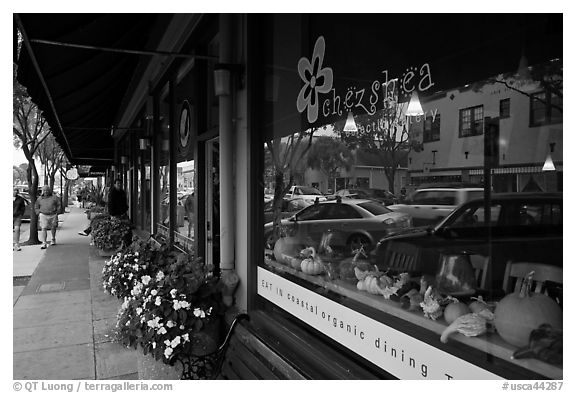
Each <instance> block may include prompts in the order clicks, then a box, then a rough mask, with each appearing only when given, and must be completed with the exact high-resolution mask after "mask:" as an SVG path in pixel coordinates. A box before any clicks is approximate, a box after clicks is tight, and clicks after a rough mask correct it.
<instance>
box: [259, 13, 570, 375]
mask: <svg viewBox="0 0 576 393" xmlns="http://www.w3.org/2000/svg"><path fill="white" fill-rule="evenodd" d="M541 17H542V18H552V19H554V20H556V19H557V18H555V17H552V16H541ZM381 18H382V16H372V15H296V14H292V15H275V16H271V17H269V18H267V19H266V22H265V25H266V34H264V35H263V37H261V40H262V45H263V47H264V48H265V49H264V58H263V60H262V68H263V70H262V72H263V75H262V79H263V81H264V89H263V90H262V95H261V96H260V97H258V98H259V103H260V108H261V111H260V114H261V117H262V119H261V120H262V122H261V124H262V131H263V132H264V134H265V135H266V136H265V144H264V147H263V152H262V157H263V161H264V170H263V179H264V184H265V186H266V188H267V191H268V192H267V193H266V194H265V195H264V196H263V197H264V198H265V200H268V202H267V205H266V211H265V212H263V214H264V217H265V224H264V228H263V236H264V241H263V244H264V258H263V261H262V262H261V263H260V264H259V267H258V273H257V275H258V279H257V283H258V290H257V295H258V299H259V303H258V304H259V307H262V308H264V309H266V310H267V311H268V312H269V313H271V314H275V313H278V315H284V316H285V315H290V316H292V317H294V318H295V319H296V320H298V321H300V322H301V327H302V329H305V330H307V331H309V332H310V333H311V334H312V335H314V334H317V333H318V332H320V333H322V334H321V335H318V337H322V340H325V339H326V337H327V338H328V340H333V342H334V345H335V347H338V348H340V349H342V351H343V352H344V353H348V354H350V356H359V357H360V358H362V359H364V360H365V361H366V362H368V363H370V364H371V365H372V366H374V365H375V366H376V367H379V368H381V369H382V370H383V372H385V373H389V374H391V375H393V376H395V377H398V378H405V379H451V378H456V379H459V378H471V379H495V378H520V377H527V376H529V377H530V378H532V377H535V376H540V377H547V378H553V379H556V378H560V379H561V378H562V366H561V364H558V363H557V362H555V361H554V360H551V359H543V358H537V359H530V360H523V361H519V360H511V356H512V354H513V353H514V351H516V350H517V349H518V346H516V344H514V343H513V340H510V338H509V337H507V336H506V334H505V333H504V330H505V329H504V328H503V327H501V328H500V330H496V329H495V328H494V326H495V324H496V326H501V325H499V322H501V320H503V319H504V317H500V321H499V320H498V319H494V318H498V315H499V314H498V307H499V304H501V303H503V299H505V298H506V297H508V296H511V293H510V292H509V291H507V290H506V289H504V288H507V287H506V280H507V279H508V275H507V272H509V270H510V269H513V267H511V266H513V265H512V264H514V263H519V262H531V263H536V264H539V265H534V266H543V265H551V266H555V267H556V268H558V267H559V268H561V267H562V265H563V261H562V252H561V249H562V242H563V240H562V224H561V221H560V220H559V217H561V214H560V212H561V209H562V207H561V206H562V194H561V193H560V192H557V191H559V190H560V187H561V184H558V183H559V182H558V181H557V179H559V178H561V176H552V177H550V176H546V174H544V173H542V165H543V163H544V160H545V159H546V156H547V155H548V154H549V149H548V144H549V143H554V146H555V147H556V148H555V149H554V151H553V152H552V153H550V154H552V159H553V160H554V162H555V163H557V164H558V165H556V167H555V168H556V171H560V172H561V169H560V168H561V162H562V153H561V152H562V148H561V145H562V100H561V99H560V100H558V99H557V100H556V101H554V103H555V104H554V112H552V111H551V110H549V111H546V110H545V108H544V107H542V108H540V106H541V104H538V105H536V104H534V100H533V99H531V94H533V93H534V92H535V91H536V89H538V88H539V86H540V85H544V84H546V83H547V81H550V80H553V81H554V82H555V88H557V89H558V88H559V89H560V90H561V78H562V76H561V72H560V73H558V72H557V70H559V69H560V70H561V68H562V67H561V65H559V64H558V61H559V60H558V54H560V55H561V40H560V43H559V46H558V45H551V44H550V43H546V44H544V42H545V41H546V40H550V41H553V42H555V41H554V40H555V39H557V38H558V37H557V36H554V35H551V36H550V37H548V36H544V37H540V39H541V41H538V42H537V43H534V44H533V46H532V47H531V51H532V53H533V61H534V62H535V64H540V65H541V66H540V68H539V69H540V70H543V69H548V68H546V66H545V65H546V64H550V62H556V63H554V66H553V67H550V68H549V72H550V73H551V74H553V75H548V76H547V77H546V78H542V74H541V73H540V72H538V73H534V74H533V75H532V77H531V79H526V76H525V75H524V76H522V78H520V77H518V76H517V75H516V72H517V67H518V60H519V56H518V58H517V59H516V58H514V59H512V58H507V59H505V60H503V59H501V58H499V56H493V55H492V56H481V55H479V54H478V53H476V52H477V51H480V50H481V49H482V48H484V46H485V45H487V44H486V43H484V42H483V41H478V47H477V48H472V49H474V53H476V54H475V55H474V56H473V57H474V58H475V59H478V58H482V59H484V61H483V62H481V63H478V64H472V63H470V59H469V56H470V54H465V53H464V52H465V51H464V49H466V48H468V46H469V43H470V42H477V40H484V39H487V38H486V37H483V36H482V29H483V28H485V29H486V30H487V31H488V30H490V31H493V30H494V29H497V30H498V29H500V31H496V32H493V34H495V37H500V36H501V37H504V36H507V35H506V34H504V33H505V32H507V31H509V29H511V25H513V24H514V23H522V21H521V18H519V19H518V20H517V21H516V20H512V21H508V20H506V19H505V18H504V19H500V18H499V17H498V18H495V20H494V21H491V22H490V23H487V22H486V21H484V20H482V19H478V23H479V25H478V24H476V25H475V26H477V27H478V29H479V31H478V32H470V30H469V29H466V28H464V26H469V25H470V24H471V23H472V22H471V21H469V20H468V19H466V20H464V19H463V20H460V19H459V18H460V17H459V16H457V15H453V16H442V17H441V20H437V19H436V18H432V17H429V16H427V17H424V16H407V18H408V19H413V20H410V23H412V24H414V25H417V26H422V25H426V24H430V26H435V28H434V29H431V30H430V31H436V30H438V31H437V32H435V33H434V37H430V38H431V39H432V40H434V39H435V40H438V41H437V42H442V48H441V50H440V52H439V51H438V50H439V49H438V47H437V46H434V45H432V46H431V48H432V47H433V48H434V50H432V49H430V50H425V49H423V48H419V49H418V50H413V51H412V50H410V49H409V47H407V46H404V47H403V46H398V45H395V44H394V42H395V40H393V39H392V38H391V39H390V40H385V41H384V42H383V41H382V40H383V37H391V36H392V35H393V33H391V32H394V31H398V32H399V31H402V32H404V33H407V34H408V35H409V33H408V31H407V30H409V29H406V28H405V27H406V25H405V24H404V23H402V24H400V23H398V25H395V22H393V21H390V20H388V21H389V22H390V23H391V24H392V26H391V25H390V23H386V24H383V23H381ZM427 18H429V19H427ZM492 22H494V23H496V25H493V24H492ZM556 22H558V23H561V21H560V20H556ZM508 23H509V24H510V25H508ZM443 24H445V25H446V26H452V28H457V26H462V27H463V30H462V31H467V32H468V34H469V36H467V37H466V39H464V37H461V38H462V39H460V38H459V39H456V37H455V36H454V35H453V33H452V32H449V31H448V30H447V31H446V32H443V30H442V29H436V27H438V26H440V25H443ZM455 25H456V26H455ZM482 26H484V27H482ZM495 26H496V27H495ZM394 27H396V28H397V29H394ZM526 28H527V29H528V27H526ZM478 29H475V30H478ZM512 30H513V29H512ZM426 31H428V30H426ZM450 31H451V30H450ZM534 34H535V33H534ZM559 34H560V36H561V33H559ZM409 39H410V37H402V39H401V40H399V41H400V42H408V41H409ZM463 42H466V43H467V44H466V45H464V46H462V45H463V44H462V43H463ZM487 42H489V43H491V45H494V47H492V48H491V49H490V50H491V52H490V53H492V52H494V51H503V52H502V53H505V52H506V51H508V52H509V51H510V45H512V44H511V43H510V42H502V41H499V40H490V39H487ZM516 45H518V44H516ZM500 46H501V47H500ZM552 47H553V48H555V50H556V51H557V52H558V51H559V53H553V52H551V48H552ZM420 49H422V50H420ZM518 49H520V48H518ZM482 50H483V49H482ZM462 51H464V52H462ZM518 53H520V50H519V52H518ZM465 66H469V69H468V71H466V70H467V68H466V67H465ZM471 83H474V85H470V84H471ZM559 86H560V87H559ZM418 97H425V98H426V100H422V103H421V108H419V109H417V110H415V111H414V112H412V111H411V110H412V101H414V100H415V99H418ZM550 97H551V96H550ZM555 97H560V95H556V96H555ZM502 100H508V101H506V104H504V105H502V103H501V102H502ZM550 103H552V101H550ZM531 108H532V109H531ZM530 111H533V112H535V113H536V111H540V112H538V113H541V114H540V115H538V116H536V117H535V118H539V119H544V118H545V114H546V113H548V114H549V115H550V116H549V118H550V119H551V118H552V117H554V119H555V127H548V128H542V130H541V133H540V134H539V135H531V136H527V135H526V134H527V132H526V130H527V127H528V126H529V121H530V119H531V116H530ZM506 112H509V116H510V117H514V119H522V118H523V119H524V120H523V121H522V122H515V123H513V122H509V121H507V119H506V118H507V117H508V116H502V118H500V114H506ZM552 113H554V116H552ZM486 117H489V118H491V119H492V120H490V121H491V122H492V123H490V124H494V121H495V120H494V119H497V120H496V125H495V127H496V128H497V132H495V133H491V134H490V135H495V137H497V138H498V143H499V150H498V154H499V157H498V158H499V160H496V161H488V160H487V161H485V159H484V154H485V152H484V144H483V135H484V134H485V127H486V123H488V122H487V121H486V120H485V118H486ZM440 119H442V121H441V122H440ZM541 123H542V122H541ZM440 135H442V139H440ZM468 136H477V138H462V137H468ZM325 138H329V139H330V140H331V142H330V143H326V142H325ZM542 140H546V141H547V143H544V144H543V143H542ZM423 142H434V144H433V146H434V147H430V146H431V144H423ZM318 144H322V146H323V148H322V149H315V148H314V146H315V145H318ZM490 162H496V164H494V167H493V168H489V169H490V173H491V177H490V179H486V181H485V182H482V183H476V184H472V183H473V182H474V180H480V179H481V180H483V178H482V176H483V174H484V173H485V172H484V170H485V169H486V166H487V165H489V163H490ZM490 165H492V164H490ZM367 173H369V176H366V175H365V174H367ZM407 174H409V175H410V176H408V177H407V176H406V175H407ZM403 178H408V179H410V180H409V181H410V182H411V184H407V185H406V186H409V187H412V188H411V190H409V191H410V194H411V193H412V192H414V191H416V190H417V189H418V188H419V185H420V184H424V183H425V182H426V183H427V184H426V186H427V187H428V188H435V190H429V191H428V192H426V193H420V194H419V195H421V196H422V198H424V199H425V200H424V199H418V198H416V199H414V200H412V199H410V198H408V199H407V202H406V203H394V204H392V205H391V206H386V205H390V204H389V203H386V201H384V200H383V199H379V198H378V197H376V196H373V197H370V198H367V199H364V198H362V196H363V195H368V193H366V194H360V193H347V194H344V193H338V191H339V190H338V189H335V190H330V192H329V191H328V188H332V187H334V186H336V188H338V187H343V186H345V185H349V184H351V183H352V184H353V185H354V186H355V188H357V189H360V190H368V189H370V188H377V189H381V190H387V191H389V192H390V193H391V194H392V195H393V196H395V197H398V196H399V195H400V187H399V185H400V184H403V183H404V182H402V181H401V179H403ZM500 178H501V179H503V180H502V181H500V182H499V179H500ZM540 178H542V179H548V178H550V179H552V180H551V183H546V184H545V185H544V184H542V183H541V182H539V180H538V179H540ZM530 179H532V180H531V182H530ZM447 180H448V181H449V182H447ZM497 180H498V181H497ZM555 180H556V181H555ZM509 181H510V182H514V183H515V185H516V187H517V188H516V189H518V191H524V190H526V191H530V190H529V189H526V188H527V185H528V184H532V186H531V187H535V186H536V185H538V184H540V190H539V191H545V190H546V191H553V192H554V193H549V194H544V193H541V194H536V195H534V194H533V193H532V194H530V195H527V194H521V193H515V194H514V195H500V194H497V193H493V192H494V190H493V189H492V184H499V186H502V187H504V186H506V187H507V186H508V184H503V183H502V182H509ZM323 184H326V185H330V187H323V186H322V185H323ZM403 185H404V184H403ZM522 185H524V187H522ZM314 186H316V187H320V188H321V191H322V192H323V195H318V194H317V193H313V192H309V193H304V192H297V190H300V191H301V190H306V189H309V187H314ZM542 186H543V187H542ZM316 187H315V188H316ZM484 187H487V188H489V191H490V194H489V195H490V198H491V202H490V205H489V206H491V208H490V209H489V210H487V209H486V206H487V205H485V204H487V203H489V201H485V200H483V197H484V195H485V192H484ZM510 187H511V185H510ZM534 191H537V190H535V189H534ZM370 195H377V194H375V193H370ZM522 198H525V200H524V199H522ZM296 200H300V201H302V202H303V203H304V204H303V205H302V207H301V210H299V211H296V212H294V211H290V210H288V206H293V205H294V204H293V203H292V202H294V201H296ZM396 202H398V201H396ZM464 203H469V204H471V205H466V206H463V208H462V210H460V206H462V205H463V204H464ZM453 212H454V213H453ZM451 213H453V214H454V215H453V216H452V218H451V220H447V221H443V220H444V219H445V218H446V217H447V216H448V215H449V214H451ZM487 217H488V219H486V218H487ZM416 220H422V221H423V222H426V223H427V224H426V225H423V226H421V227H416V226H415V223H416ZM527 220H528V221H527ZM451 222H454V223H456V225H458V230H457V231H454V230H453V228H452V227H451V226H450V223H451ZM526 222H530V223H533V224H531V225H526V224H525V223H526ZM553 249H556V250H558V252H553V251H552V250H553ZM455 261H457V262H455ZM454 264H458V267H456V268H455V265H454ZM542 269H543V270H545V268H542ZM560 293H561V291H560ZM480 296H481V297H482V299H483V301H485V302H486V303H484V304H483V307H484V306H486V308H487V310H488V311H489V313H487V314H486V315H487V316H486V318H484V317H478V316H477V315H476V314H473V313H472V309H471V308H470V307H475V305H474V306H473V305H472V303H473V302H474V300H475V299H477V298H479V297H480ZM552 298H553V300H552V303H551V304H550V305H549V307H550V308H557V309H559V310H561V308H562V301H561V295H560V297H558V292H557V291H556V292H555V295H554V296H551V299H552ZM453 299H458V301H459V302H460V303H462V304H463V305H465V310H464V311H463V312H462V313H460V314H459V315H457V316H456V317H458V316H462V315H467V314H470V315H471V316H469V317H468V318H472V319H474V318H477V317H478V318H484V319H478V320H476V319H474V321H477V322H478V323H479V325H475V326H476V327H478V330H475V331H474V332H466V333H465V334H462V333H463V332H464V330H465V329H461V330H459V332H460V333H458V332H456V333H455V334H454V335H450V338H449V339H447V338H446V337H448V336H442V337H443V339H442V341H440V340H439V337H440V335H442V333H445V334H447V333H446V329H447V328H448V326H449V325H450V324H451V323H452V322H453V321H454V319H451V318H452V315H451V313H450V312H449V311H448V309H449V307H447V306H448V304H450V303H451V302H453V301H454V300H453ZM450 308H451V307H450ZM494 315H496V317H494ZM556 315H557V314H556ZM560 315H561V311H560ZM549 322H550V323H551V324H552V325H554V326H555V327H556V328H557V329H561V327H562V321H561V318H560V320H558V318H557V317H554V318H552V319H551V320H550V321H549ZM471 323H472V322H471ZM473 323H476V322H473ZM537 328H538V326H533V327H531V329H530V331H532V330H535V329H537ZM473 330H474V329H473ZM468 333H469V334H468ZM523 340H524V341H525V344H526V345H528V344H529V343H528V339H527V338H526V337H524V338H523ZM560 346H561V345H560ZM463 348H464V349H463ZM560 352H561V350H560ZM352 354H354V355H352ZM431 359H434V360H433V361H431ZM503 364H505V365H506V367H505V369H504V368H502V367H501V365H503Z"/></svg>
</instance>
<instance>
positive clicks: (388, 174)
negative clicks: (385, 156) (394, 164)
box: [384, 168, 396, 195]
mask: <svg viewBox="0 0 576 393" xmlns="http://www.w3.org/2000/svg"><path fill="white" fill-rule="evenodd" d="M384 173H385V174H386V179H387V180H388V191H390V192H391V193H392V194H394V195H396V193H395V192H394V180H395V179H394V178H395V177H396V168H390V169H385V170H384Z"/></svg>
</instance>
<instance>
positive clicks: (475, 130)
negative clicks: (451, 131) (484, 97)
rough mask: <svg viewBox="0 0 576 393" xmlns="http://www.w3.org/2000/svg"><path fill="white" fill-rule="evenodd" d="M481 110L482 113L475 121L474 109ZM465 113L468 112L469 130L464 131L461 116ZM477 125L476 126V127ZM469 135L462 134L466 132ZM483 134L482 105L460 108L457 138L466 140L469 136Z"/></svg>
mask: <svg viewBox="0 0 576 393" xmlns="http://www.w3.org/2000/svg"><path fill="white" fill-rule="evenodd" d="M479 108H480V109H481V110H482V112H481V113H480V116H479V119H476V117H475V113H476V109H479ZM466 111H469V112H470V121H469V123H470V128H469V129H468V128H466V129H464V128H463V127H462V126H463V117H464V116H463V115H464V113H465V112H466ZM476 124H477V125H476ZM468 130H469V133H468V132H467V133H464V131H468ZM483 134H484V105H475V106H469V107H467V108H462V109H460V110H459V113H458V137H459V138H467V137H471V136H477V135H483Z"/></svg>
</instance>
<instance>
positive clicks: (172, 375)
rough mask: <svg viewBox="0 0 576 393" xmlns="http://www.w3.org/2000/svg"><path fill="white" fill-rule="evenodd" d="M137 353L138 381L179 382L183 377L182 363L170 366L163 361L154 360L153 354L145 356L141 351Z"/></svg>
mask: <svg viewBox="0 0 576 393" xmlns="http://www.w3.org/2000/svg"><path fill="white" fill-rule="evenodd" d="M136 352H137V355H136V360H137V363H138V379H142V380H149V379H158V380H178V379H180V378H181V377H182V365H181V364H180V362H176V363H175V364H174V366H170V365H168V364H165V363H164V362H162V361H161V360H156V359H154V357H153V356H152V355H151V354H148V355H144V352H142V350H141V349H138V350H137V351H136Z"/></svg>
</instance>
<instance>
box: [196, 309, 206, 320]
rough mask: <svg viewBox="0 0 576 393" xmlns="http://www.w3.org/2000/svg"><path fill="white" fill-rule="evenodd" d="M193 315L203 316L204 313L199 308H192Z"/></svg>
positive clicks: (204, 315)
mask: <svg viewBox="0 0 576 393" xmlns="http://www.w3.org/2000/svg"><path fill="white" fill-rule="evenodd" d="M194 316H195V317H200V318H205V317H206V314H205V313H204V311H202V310H200V309H199V308H195V309H194Z"/></svg>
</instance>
